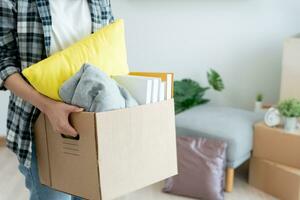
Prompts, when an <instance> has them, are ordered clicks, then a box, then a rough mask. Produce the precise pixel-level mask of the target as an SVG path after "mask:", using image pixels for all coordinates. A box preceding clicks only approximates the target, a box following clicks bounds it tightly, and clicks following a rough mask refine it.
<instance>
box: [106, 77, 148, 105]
mask: <svg viewBox="0 0 300 200" xmlns="http://www.w3.org/2000/svg"><path fill="white" fill-rule="evenodd" d="M112 78H113V79H114V80H115V81H117V82H118V83H119V84H120V85H121V86H123V87H124V88H126V89H127V90H128V91H129V92H130V94H131V95H132V96H133V97H134V98H135V99H136V100H137V102H138V103H139V104H149V103H151V102H152V90H153V89H152V87H153V78H150V77H141V76H130V75H120V76H112Z"/></svg>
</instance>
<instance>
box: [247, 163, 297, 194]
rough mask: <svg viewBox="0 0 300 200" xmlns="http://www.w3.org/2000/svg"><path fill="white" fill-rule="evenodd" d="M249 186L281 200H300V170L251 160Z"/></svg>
mask: <svg viewBox="0 0 300 200" xmlns="http://www.w3.org/2000/svg"><path fill="white" fill-rule="evenodd" d="M249 184H250V185H252V186H254V187H256V188H258V189H260V190H262V191H264V192H266V193H269V194H271V195H273V196H274V197H276V198H279V199H280V200H299V199H300V169H295V168H291V167H287V166H284V165H280V164H277V163H275V162H271V161H267V160H263V159H258V158H251V161H250V174H249Z"/></svg>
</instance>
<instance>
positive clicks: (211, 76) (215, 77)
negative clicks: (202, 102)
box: [207, 69, 225, 92]
mask: <svg viewBox="0 0 300 200" xmlns="http://www.w3.org/2000/svg"><path fill="white" fill-rule="evenodd" d="M207 79H208V83H209V85H210V86H211V87H212V88H213V89H214V90H216V91H219V92H220V91H222V90H224V88H225V87H224V83H223V80H222V78H221V76H220V75H219V73H218V72H216V71H215V70H213V69H210V71H208V72H207Z"/></svg>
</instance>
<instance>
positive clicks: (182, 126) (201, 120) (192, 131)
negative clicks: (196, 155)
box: [176, 105, 263, 192]
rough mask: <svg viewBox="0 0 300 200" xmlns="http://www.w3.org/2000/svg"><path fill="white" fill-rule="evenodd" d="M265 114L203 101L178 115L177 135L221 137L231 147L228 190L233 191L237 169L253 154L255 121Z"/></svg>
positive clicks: (228, 153)
mask: <svg viewBox="0 0 300 200" xmlns="http://www.w3.org/2000/svg"><path fill="white" fill-rule="evenodd" d="M261 120H263V114H262V113H260V114H258V113H254V112H250V111H246V110H241V109H236V108H229V107H218V106H209V105H201V106H197V107H194V108H192V109H190V110H187V111H185V112H183V113H180V114H179V115H177V116H176V130H177V135H193V136H200V137H205V138H214V139H221V140H223V141H225V142H227V144H228V148H227V183H226V190H227V191H228V192H230V191H232V185H233V176H234V169H235V168H237V167H238V166H240V165H241V164H242V163H243V162H245V161H246V160H248V159H249V158H250V153H251V150H252V140H253V125H254V124H255V123H256V122H258V121H261Z"/></svg>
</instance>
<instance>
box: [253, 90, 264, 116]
mask: <svg viewBox="0 0 300 200" xmlns="http://www.w3.org/2000/svg"><path fill="white" fill-rule="evenodd" d="M263 99H264V96H263V95H262V94H261V93H259V94H257V95H256V102H255V108H254V111H255V112H260V111H261V107H262V101H263Z"/></svg>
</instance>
